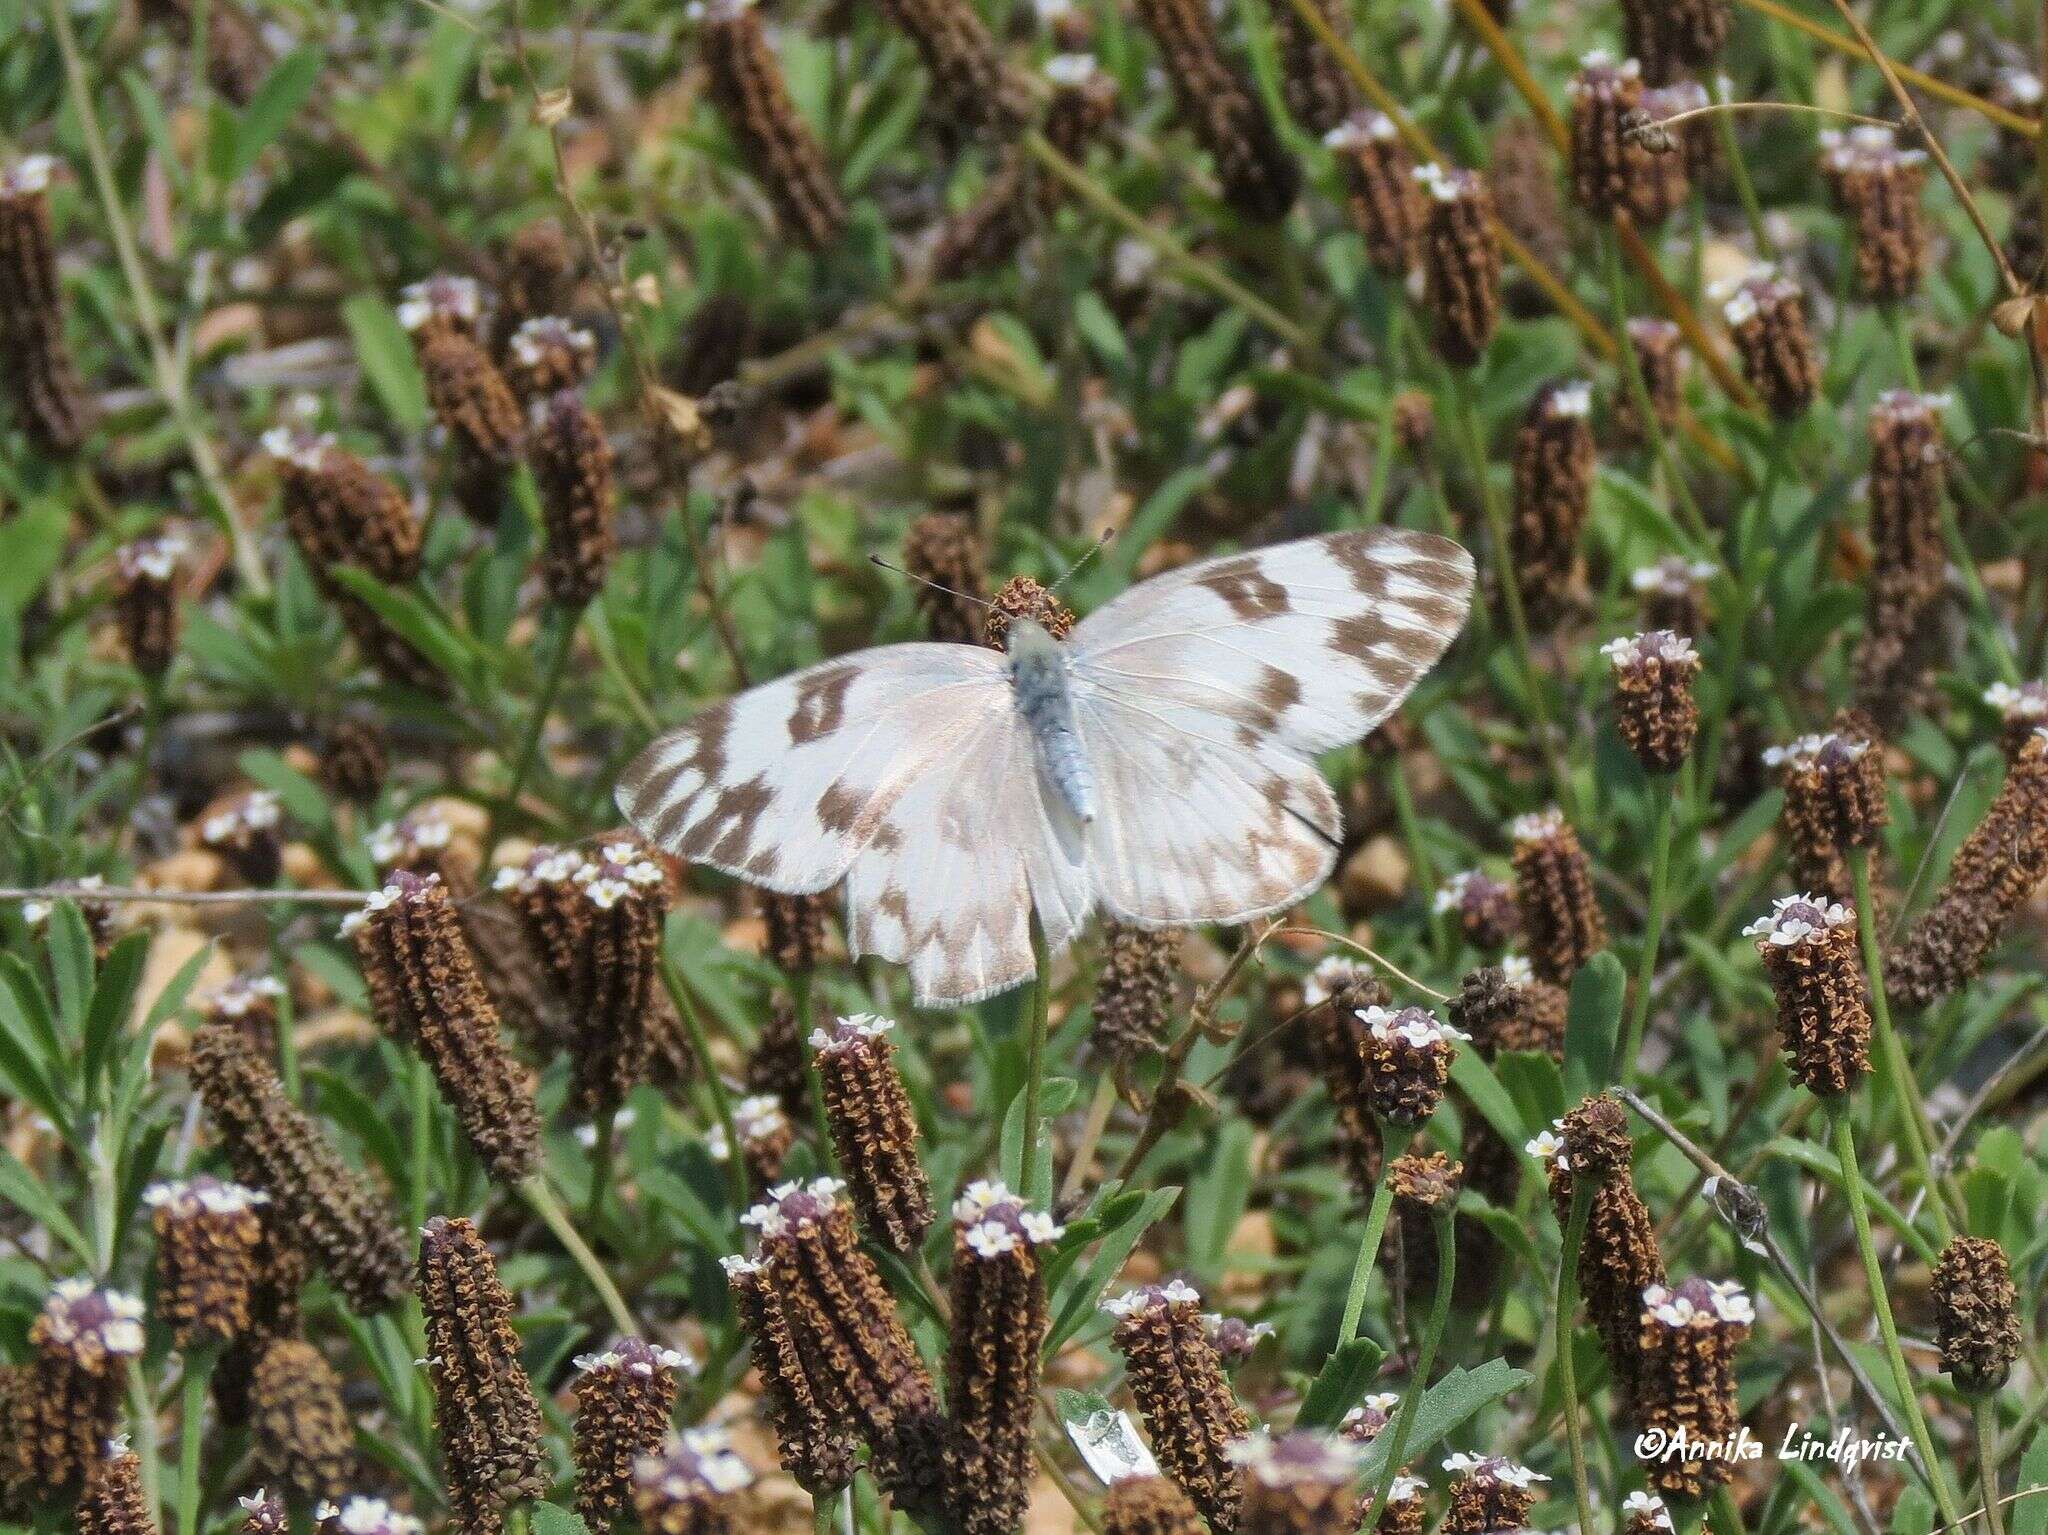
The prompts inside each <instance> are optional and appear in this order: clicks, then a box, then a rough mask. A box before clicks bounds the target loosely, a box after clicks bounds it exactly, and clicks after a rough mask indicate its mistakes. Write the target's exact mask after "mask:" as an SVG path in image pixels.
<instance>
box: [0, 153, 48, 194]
mask: <svg viewBox="0 0 2048 1535" xmlns="http://www.w3.org/2000/svg"><path fill="white" fill-rule="evenodd" d="M56 169H57V161H56V157H55V156H53V155H23V156H22V157H21V158H20V159H19V160H16V161H15V162H14V163H13V164H12V165H10V166H8V167H7V172H6V174H5V175H4V176H0V192H4V193H6V194H7V195H8V196H9V197H25V196H27V195H28V194H30V193H32V192H40V191H43V190H44V189H45V188H47V187H48V186H49V184H50V177H51V176H52V175H53V174H55V172H56Z"/></svg>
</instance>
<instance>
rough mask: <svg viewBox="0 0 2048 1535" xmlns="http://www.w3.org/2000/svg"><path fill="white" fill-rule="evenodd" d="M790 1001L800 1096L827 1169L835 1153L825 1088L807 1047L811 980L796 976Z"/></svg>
mask: <svg viewBox="0 0 2048 1535" xmlns="http://www.w3.org/2000/svg"><path fill="white" fill-rule="evenodd" d="M789 990H790V1000H791V1003H792V1005H793V1006H794V1007H795V1008H796V1048H797V1053H798V1054H799V1055H801V1056H802V1057H803V1063H804V1096H805V1097H806V1098H808V1099H809V1100H810V1104H811V1129H812V1130H813V1132H815V1134H816V1135H817V1137H818V1156H819V1158H820V1159H821V1160H822V1161H823V1162H824V1164H825V1165H826V1166H827V1167H830V1166H831V1165H832V1162H833V1158H834V1157H835V1155H836V1154H837V1150H838V1148H837V1146H836V1145H835V1143H834V1142H833V1139H832V1120H831V1118H830V1116H829V1115H827V1114H826V1112H825V1086H824V1083H822V1082H821V1081H819V1079H818V1054H817V1051H815V1050H814V1049H812V1048H811V1028H812V1024H811V1019H812V1016H813V1015H814V1013H815V1012H816V1006H815V1004H814V1003H813V1002H812V1000H811V978H810V977H809V976H808V975H799V976H796V977H794V978H792V979H791V981H790V983H789Z"/></svg>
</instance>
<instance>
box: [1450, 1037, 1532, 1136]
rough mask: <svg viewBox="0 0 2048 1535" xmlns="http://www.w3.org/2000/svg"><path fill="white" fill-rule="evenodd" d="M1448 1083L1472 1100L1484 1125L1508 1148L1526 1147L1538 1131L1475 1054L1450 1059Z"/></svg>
mask: <svg viewBox="0 0 2048 1535" xmlns="http://www.w3.org/2000/svg"><path fill="white" fill-rule="evenodd" d="M1451 1080H1452V1081H1453V1082H1455V1083H1457V1084H1458V1090H1459V1091H1460V1092H1462V1093H1463V1094H1464V1095H1465V1096H1466V1097H1467V1098H1470V1099H1471V1100H1472V1103H1473V1106H1474V1107H1475V1108H1477V1109H1478V1110H1479V1112H1480V1113H1481V1114H1482V1115H1484V1116H1485V1118H1486V1122H1487V1123H1488V1124H1490V1125H1492V1126H1493V1128H1494V1129H1495V1130H1497V1131H1499V1132H1500V1138H1501V1139H1502V1140H1504V1141H1506V1142H1507V1143H1508V1144H1509V1145H1510V1146H1513V1147H1520V1146H1523V1145H1525V1144H1527V1142H1528V1140H1529V1137H1530V1136H1532V1135H1534V1134H1535V1133H1536V1131H1537V1130H1538V1129H1539V1128H1541V1126H1539V1125H1532V1124H1530V1123H1529V1122H1528V1121H1527V1120H1525V1119H1523V1118H1522V1112H1521V1110H1520V1109H1518V1108H1516V1107H1515V1100H1514V1099H1512V1098H1510V1097H1509V1096H1508V1091H1507V1089H1506V1088H1504V1087H1502V1086H1501V1085H1500V1078H1498V1077H1496V1076H1495V1075H1494V1074H1493V1069H1492V1068H1491V1067H1490V1066H1488V1065H1487V1064H1486V1062H1485V1061H1483V1060H1481V1059H1480V1058H1479V1052H1478V1051H1476V1050H1460V1051H1459V1052H1458V1053H1457V1054H1456V1055H1454V1056H1452V1057H1451Z"/></svg>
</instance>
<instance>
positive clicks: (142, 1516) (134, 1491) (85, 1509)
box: [77, 1439, 157, 1535]
mask: <svg viewBox="0 0 2048 1535" xmlns="http://www.w3.org/2000/svg"><path fill="white" fill-rule="evenodd" d="M77 1535H157V1525H156V1520H155V1519H154V1518H153V1517H152V1516H151V1514H150V1511H149V1500H148V1498H147V1497H145V1496H144V1494H143V1490H142V1460H141V1458H140V1457H139V1456H137V1455H134V1454H132V1453H130V1452H129V1450H128V1449H127V1441H126V1440H123V1439H117V1440H115V1441H113V1443H112V1444H110V1445H108V1446H107V1448H106V1450H105V1452H104V1453H103V1454H101V1455H100V1457H99V1458H98V1460H96V1461H95V1462H94V1463H93V1466H92V1469H91V1470H90V1471H89V1472H88V1473H87V1474H86V1478H85V1491H84V1492H83V1493H82V1494H81V1495H80V1497H79V1499H78V1532H77Z"/></svg>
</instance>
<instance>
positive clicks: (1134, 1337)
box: [1103, 1281, 1251, 1535]
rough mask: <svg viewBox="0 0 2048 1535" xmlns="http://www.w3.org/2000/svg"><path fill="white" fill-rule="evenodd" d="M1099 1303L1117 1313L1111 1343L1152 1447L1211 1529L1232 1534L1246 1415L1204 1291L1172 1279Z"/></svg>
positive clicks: (1240, 1487)
mask: <svg viewBox="0 0 2048 1535" xmlns="http://www.w3.org/2000/svg"><path fill="white" fill-rule="evenodd" d="M1103 1309H1104V1310H1105V1311H1107V1312H1108V1313H1109V1314H1110V1315H1111V1316H1113V1317H1115V1318H1116V1330H1115V1332H1114V1333H1113V1334H1112V1335H1111V1337H1112V1341H1113V1342H1114V1343H1115V1345H1116V1349H1117V1352H1118V1353H1120V1354H1122V1355H1123V1357H1124V1367H1125V1371H1126V1373H1127V1375H1128V1377H1129V1382H1130V1388H1131V1395H1132V1396H1133V1397H1134V1398H1135V1399H1136V1401H1137V1404H1138V1411H1139V1412H1140V1413H1141V1414H1142V1415H1143V1416H1144V1419H1145V1428H1146V1430H1147V1432H1148V1433H1149V1434H1150V1436H1151V1439H1152V1453H1153V1454H1154V1455H1155V1456H1157V1457H1158V1460H1159V1464H1160V1466H1161V1467H1162V1468H1163V1469H1164V1470H1165V1472H1166V1474H1167V1475H1168V1476H1170V1477H1172V1478H1173V1480H1174V1481H1175V1482H1176V1483H1177V1484H1178V1485H1179V1486H1180V1489H1181V1491H1183V1492H1185V1493H1186V1494H1187V1495H1188V1498H1189V1500H1190V1501H1191V1502H1192V1503H1193V1504H1194V1505H1195V1507H1196V1508H1197V1509H1199V1510H1200V1511H1201V1514H1202V1517H1203V1518H1205V1519H1207V1520H1208V1521H1209V1528H1210V1529H1211V1530H1213V1531H1215V1532H1216V1535H1235V1532H1236V1530H1237V1527H1238V1526H1237V1519H1238V1508H1239V1504H1240V1502H1241V1500H1242V1495H1243V1479H1242V1478H1241V1477H1240V1475H1239V1474H1238V1470H1237V1468H1236V1467H1235V1466H1233V1465H1232V1464H1231V1463H1230V1456H1229V1451H1230V1447H1231V1446H1232V1445H1233V1444H1235V1443H1236V1442H1237V1441H1238V1440H1240V1439H1242V1438H1244V1437H1245V1435H1246V1434H1248V1433H1250V1432H1251V1421H1250V1419H1248V1418H1247V1417H1246V1416H1245V1411H1244V1408H1243V1407H1241V1406H1239V1405H1238V1400H1237V1396H1236V1394H1235V1393H1234V1392H1232V1390H1231V1389H1230V1381H1229V1379H1228V1378H1227V1377H1226V1376H1225V1375H1224V1373H1223V1363H1222V1361H1221V1360H1219V1359H1218V1358H1217V1357H1216V1350H1215V1349H1214V1348H1213V1347H1212V1346H1211V1345H1210V1343H1209V1337H1208V1332H1207V1329H1206V1328H1205V1327H1204V1326H1203V1324H1202V1309H1201V1297H1199V1296H1198V1295H1196V1294H1195V1292H1194V1291H1193V1290H1191V1289H1189V1288H1188V1287H1187V1286H1186V1285H1184V1284H1181V1283H1180V1282H1178V1281H1175V1282H1174V1283H1172V1284H1168V1285H1163V1286H1162V1285H1147V1286H1144V1287H1143V1288H1140V1289H1136V1290H1132V1291H1129V1292H1128V1293H1126V1294H1124V1295H1121V1296H1118V1297H1116V1298H1115V1299H1114V1300H1110V1301H1107V1302H1105V1303H1104V1305H1103Z"/></svg>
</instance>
